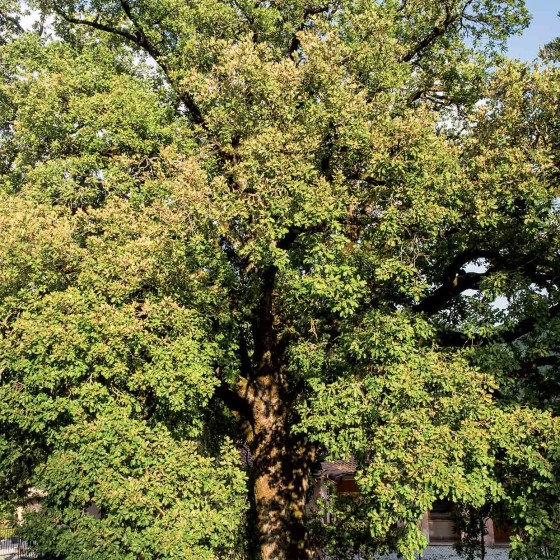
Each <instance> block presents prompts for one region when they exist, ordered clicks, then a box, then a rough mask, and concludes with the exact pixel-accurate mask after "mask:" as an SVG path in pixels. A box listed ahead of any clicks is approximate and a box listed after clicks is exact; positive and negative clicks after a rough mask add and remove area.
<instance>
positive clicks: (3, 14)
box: [0, 10, 25, 33]
mask: <svg viewBox="0 0 560 560" xmlns="http://www.w3.org/2000/svg"><path fill="white" fill-rule="evenodd" d="M0 17H1V18H3V19H4V20H6V21H7V22H8V23H9V24H10V25H11V26H12V27H14V28H15V30H16V31H17V32H18V33H25V29H24V28H23V27H22V26H21V24H20V23H19V21H18V20H17V19H16V18H15V17H12V16H10V15H9V14H7V13H6V12H4V11H3V10H0Z"/></svg>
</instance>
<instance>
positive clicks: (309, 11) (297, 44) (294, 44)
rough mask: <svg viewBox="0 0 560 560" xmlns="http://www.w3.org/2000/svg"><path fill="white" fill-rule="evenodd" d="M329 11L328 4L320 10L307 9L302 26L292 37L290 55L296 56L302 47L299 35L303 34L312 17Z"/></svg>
mask: <svg viewBox="0 0 560 560" xmlns="http://www.w3.org/2000/svg"><path fill="white" fill-rule="evenodd" d="M328 9H329V4H327V5H326V6H322V7H320V8H307V9H306V10H305V11H304V12H303V17H302V21H301V24H300V25H299V27H298V28H297V30H296V32H295V33H294V35H293V37H292V41H291V42H290V46H289V48H288V53H289V54H290V55H293V54H295V53H296V52H297V50H298V49H299V48H300V46H301V42H300V40H299V37H298V33H301V32H302V31H303V30H304V29H305V25H306V23H307V20H308V19H309V18H310V17H311V16H314V15H318V14H321V13H323V12H326V11H327V10H328Z"/></svg>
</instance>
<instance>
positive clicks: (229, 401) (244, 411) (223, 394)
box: [215, 381, 255, 426]
mask: <svg viewBox="0 0 560 560" xmlns="http://www.w3.org/2000/svg"><path fill="white" fill-rule="evenodd" d="M215 395H216V396H217V397H218V398H219V399H220V400H221V401H222V402H223V403H224V405H225V406H226V408H228V410H230V411H232V412H236V413H237V414H239V416H240V419H241V420H242V421H244V422H248V423H249V424H250V426H254V424H255V419H254V416H253V409H252V408H251V405H250V403H249V401H248V400H247V398H246V397H245V396H244V395H240V394H239V393H238V392H237V391H234V390H233V389H232V388H231V387H230V386H229V385H228V384H227V383H226V382H225V381H222V383H221V385H219V386H218V387H217V388H216V392H215Z"/></svg>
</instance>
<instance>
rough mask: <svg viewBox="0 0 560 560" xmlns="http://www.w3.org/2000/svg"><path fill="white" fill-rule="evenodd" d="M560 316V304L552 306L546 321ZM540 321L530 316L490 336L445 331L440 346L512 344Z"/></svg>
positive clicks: (440, 337) (532, 329)
mask: <svg viewBox="0 0 560 560" xmlns="http://www.w3.org/2000/svg"><path fill="white" fill-rule="evenodd" d="M559 315H560V304H556V305H554V306H552V307H551V308H550V309H549V310H548V315H547V317H546V319H548V320H550V319H554V318H555V317H558V316H559ZM539 322H540V319H539V318H537V317H533V316H529V317H526V318H525V319H523V320H521V321H519V323H517V325H515V326H514V327H512V328H511V329H509V330H503V331H498V332H496V333H494V334H492V335H490V336H481V335H474V336H468V335H466V334H465V333H462V332H460V331H452V330H445V331H442V332H440V334H439V336H438V344H439V345H440V346H442V347H444V348H456V347H460V346H466V345H468V344H472V345H474V346H487V345H489V344H494V343H500V342H506V343H511V342H515V341H516V340H518V339H520V338H522V337H523V336H526V335H528V334H530V333H531V332H532V331H534V330H535V328H536V327H537V325H538V324H539Z"/></svg>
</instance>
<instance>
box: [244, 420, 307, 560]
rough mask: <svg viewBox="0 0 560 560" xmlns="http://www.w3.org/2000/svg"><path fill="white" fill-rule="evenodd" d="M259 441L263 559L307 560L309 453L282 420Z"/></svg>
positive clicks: (257, 466) (258, 501)
mask: <svg viewBox="0 0 560 560" xmlns="http://www.w3.org/2000/svg"><path fill="white" fill-rule="evenodd" d="M270 419H271V418H270V417H268V418H267V420H270ZM257 442H258V444H257V449H256V456H255V463H254V465H255V482H254V494H255V505H256V513H257V527H258V530H259V541H260V548H261V555H262V560H288V559H289V560H307V559H308V558H309V557H310V552H309V543H308V539H307V529H306V526H305V505H306V496H307V489H308V484H309V470H310V463H311V456H310V454H309V451H308V450H307V449H306V448H305V446H304V445H303V443H302V442H298V441H296V440H295V438H293V437H290V436H289V434H288V433H287V431H286V429H285V426H283V425H282V421H280V424H279V425H270V426H269V427H268V428H267V429H266V430H264V431H262V432H260V434H258V436H257Z"/></svg>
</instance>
